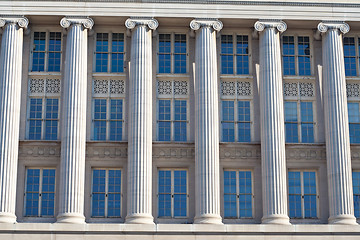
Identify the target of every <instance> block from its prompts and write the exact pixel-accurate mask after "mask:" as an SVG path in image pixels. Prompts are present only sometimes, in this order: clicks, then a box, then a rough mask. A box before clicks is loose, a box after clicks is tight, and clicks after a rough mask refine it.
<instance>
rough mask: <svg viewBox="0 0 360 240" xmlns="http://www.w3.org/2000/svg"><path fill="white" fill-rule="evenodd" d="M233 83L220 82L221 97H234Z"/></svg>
mask: <svg viewBox="0 0 360 240" xmlns="http://www.w3.org/2000/svg"><path fill="white" fill-rule="evenodd" d="M235 91H236V88H235V82H228V81H226V82H221V94H222V95H223V96H235Z"/></svg>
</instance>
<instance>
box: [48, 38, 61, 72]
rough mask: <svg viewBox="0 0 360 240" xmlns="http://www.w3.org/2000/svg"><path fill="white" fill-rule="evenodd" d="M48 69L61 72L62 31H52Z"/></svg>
mask: <svg viewBox="0 0 360 240" xmlns="http://www.w3.org/2000/svg"><path fill="white" fill-rule="evenodd" d="M48 63H49V65H48V71H49V72H60V64H61V32H51V33H50V36H49V56H48Z"/></svg>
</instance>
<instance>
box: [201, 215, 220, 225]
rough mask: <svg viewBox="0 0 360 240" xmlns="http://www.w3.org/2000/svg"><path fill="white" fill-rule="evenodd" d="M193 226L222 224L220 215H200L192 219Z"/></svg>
mask: <svg viewBox="0 0 360 240" xmlns="http://www.w3.org/2000/svg"><path fill="white" fill-rule="evenodd" d="M194 224H223V223H222V218H221V217H220V215H217V214H202V215H200V216H196V217H195V218H194Z"/></svg>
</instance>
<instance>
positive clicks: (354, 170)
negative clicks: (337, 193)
mask: <svg viewBox="0 0 360 240" xmlns="http://www.w3.org/2000/svg"><path fill="white" fill-rule="evenodd" d="M354 172H357V173H359V176H360V169H352V173H351V180H352V181H351V183H352V184H353V189H354V178H353V174H354ZM355 195H357V196H359V199H360V193H359V194H355V193H354V191H353V198H354V197H355ZM358 212H359V216H358V217H356V212H355V201H354V216H355V218H356V220H357V221H359V219H360V205H359V209H358Z"/></svg>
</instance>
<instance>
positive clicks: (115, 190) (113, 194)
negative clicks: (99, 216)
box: [107, 170, 121, 217]
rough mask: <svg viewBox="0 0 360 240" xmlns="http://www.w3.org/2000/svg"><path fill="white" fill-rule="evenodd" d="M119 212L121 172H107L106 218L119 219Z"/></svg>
mask: <svg viewBox="0 0 360 240" xmlns="http://www.w3.org/2000/svg"><path fill="white" fill-rule="evenodd" d="M120 212H121V170H109V180H108V214H107V216H108V217H120Z"/></svg>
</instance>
